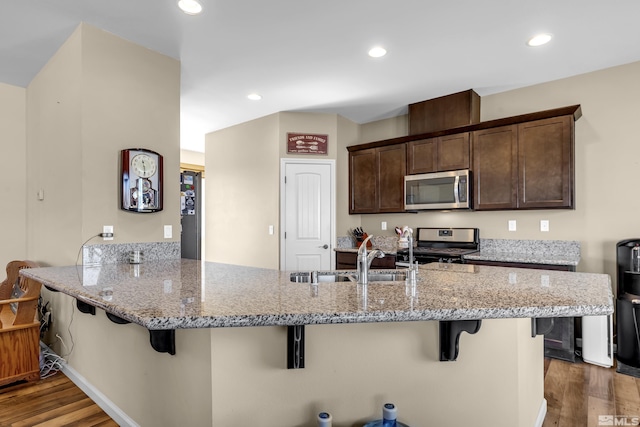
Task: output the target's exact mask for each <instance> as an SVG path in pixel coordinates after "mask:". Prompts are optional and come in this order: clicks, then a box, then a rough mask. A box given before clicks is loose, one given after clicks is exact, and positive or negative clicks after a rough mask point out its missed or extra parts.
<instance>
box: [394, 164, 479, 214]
mask: <svg viewBox="0 0 640 427" xmlns="http://www.w3.org/2000/svg"><path fill="white" fill-rule="evenodd" d="M470 186H471V172H470V171H469V170H467V169H464V170H458V171H449V172H437V173H428V174H421V175H408V176H405V177H404V202H405V205H404V207H405V209H406V210H425V209H470V208H471V206H472V205H471V197H470V196H471V191H470V190H471V188H470Z"/></svg>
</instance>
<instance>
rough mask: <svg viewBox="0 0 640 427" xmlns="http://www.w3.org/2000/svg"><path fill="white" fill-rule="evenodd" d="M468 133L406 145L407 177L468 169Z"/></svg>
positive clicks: (411, 142)
mask: <svg viewBox="0 0 640 427" xmlns="http://www.w3.org/2000/svg"><path fill="white" fill-rule="evenodd" d="M469 150H470V146H469V132H464V133H459V134H454V135H445V136H440V137H437V138H428V139H422V140H418V141H410V142H408V143H407V159H408V167H407V172H408V174H409V175H414V174H418V173H429V172H442V171H452V170H458V169H469Z"/></svg>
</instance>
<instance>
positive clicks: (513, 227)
mask: <svg viewBox="0 0 640 427" xmlns="http://www.w3.org/2000/svg"><path fill="white" fill-rule="evenodd" d="M509 231H516V220H515V219H510V220H509Z"/></svg>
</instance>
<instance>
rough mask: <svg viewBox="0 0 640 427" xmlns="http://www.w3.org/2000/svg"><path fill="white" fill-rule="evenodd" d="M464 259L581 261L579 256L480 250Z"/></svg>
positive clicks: (549, 261) (577, 262)
mask: <svg viewBox="0 0 640 427" xmlns="http://www.w3.org/2000/svg"><path fill="white" fill-rule="evenodd" d="M463 258H464V259H468V260H477V261H495V262H520V263H526V264H549V265H572V266H577V265H578V264H579V263H580V257H579V256H570V255H551V254H544V253H543V254H535V253H517V252H494V251H482V250H481V251H480V252H474V253H471V254H468V255H464V256H463Z"/></svg>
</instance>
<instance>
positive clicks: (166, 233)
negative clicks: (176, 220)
mask: <svg viewBox="0 0 640 427" xmlns="http://www.w3.org/2000/svg"><path fill="white" fill-rule="evenodd" d="M171 237H173V227H172V226H170V225H165V226H164V238H165V239H170V238H171Z"/></svg>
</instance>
